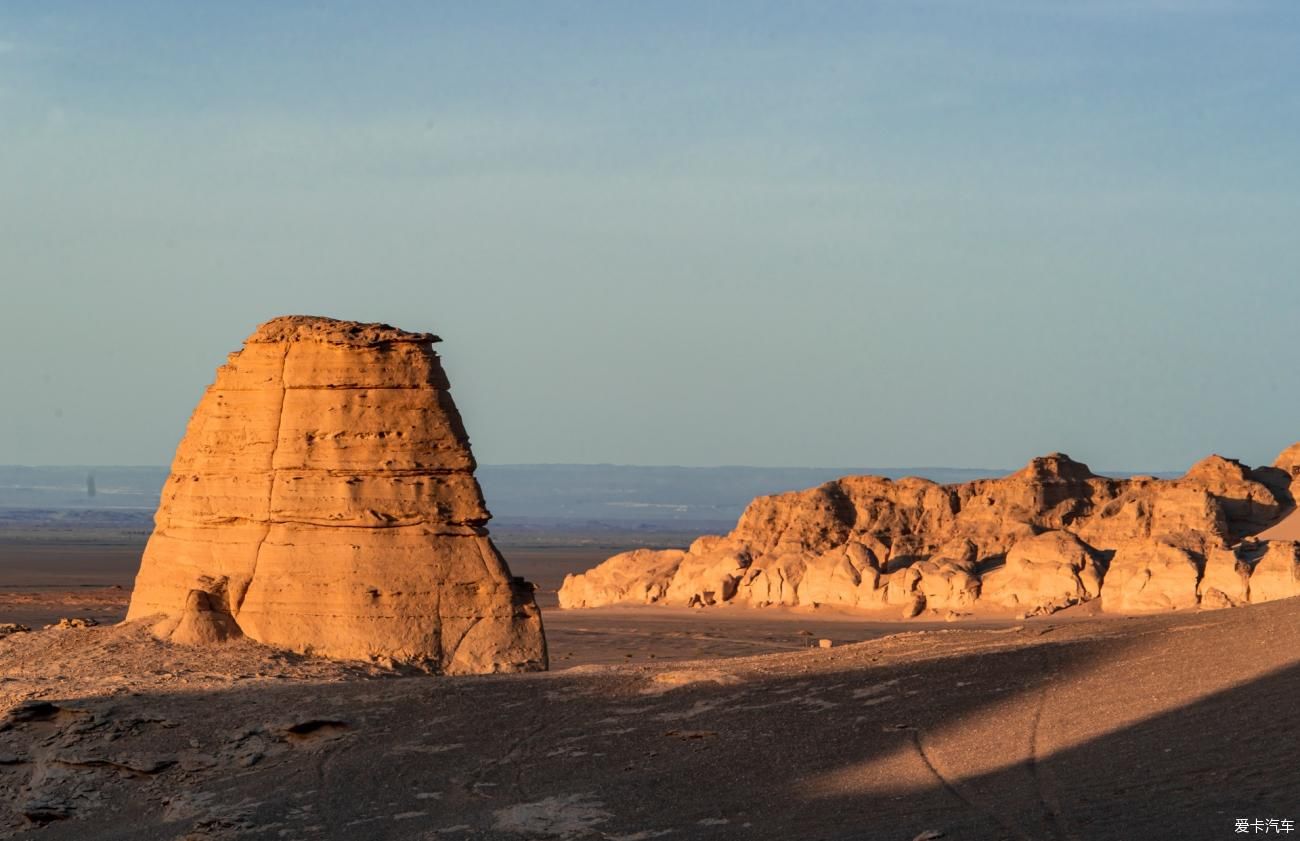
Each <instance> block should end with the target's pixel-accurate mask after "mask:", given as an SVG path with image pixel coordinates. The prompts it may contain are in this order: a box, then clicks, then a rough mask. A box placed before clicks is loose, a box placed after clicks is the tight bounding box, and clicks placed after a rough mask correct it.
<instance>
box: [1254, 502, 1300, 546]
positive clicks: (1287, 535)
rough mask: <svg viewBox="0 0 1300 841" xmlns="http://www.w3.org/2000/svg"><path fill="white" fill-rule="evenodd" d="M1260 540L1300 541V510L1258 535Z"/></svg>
mask: <svg viewBox="0 0 1300 841" xmlns="http://www.w3.org/2000/svg"><path fill="white" fill-rule="evenodd" d="M1256 538H1257V539H1259V540H1300V509H1296V510H1294V511H1292V512H1291V513H1290V514H1288V515H1286V516H1285V517H1283V518H1282V519H1281V520H1279V521H1278V522H1277V523H1275V524H1274V525H1273V526H1272V527H1270V528H1267V529H1265V530H1264V531H1262V532H1260V533H1259V534H1258V535H1256Z"/></svg>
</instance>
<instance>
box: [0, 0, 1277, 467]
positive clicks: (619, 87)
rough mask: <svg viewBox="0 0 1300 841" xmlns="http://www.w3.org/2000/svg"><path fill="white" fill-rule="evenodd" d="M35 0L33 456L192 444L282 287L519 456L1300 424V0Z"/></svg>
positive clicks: (12, 408)
mask: <svg viewBox="0 0 1300 841" xmlns="http://www.w3.org/2000/svg"><path fill="white" fill-rule="evenodd" d="M810 5H813V4H776V3H770V4H769V3H754V4H740V3H717V4H701V3H682V4H672V3H655V4H633V3H592V4H577V3H519V4H494V3H484V4H435V3H409V4H406V3H368V4H364V5H363V4H335V3H310V4H307V3H303V4H292V3H283V4H252V3H225V4H212V3H189V4H187V3H149V4H146V3H130V2H124V3H117V4H102V3H86V4H74V3H35V2H33V3H23V2H3V3H0V294H2V301H3V303H2V304H0V358H2V359H3V360H4V364H3V365H2V366H0V394H3V399H2V400H0V463H29V464H31V463H46V464H60V463H62V464H68V463H101V464H104V463H115V464H122V463H128V464H129V463H143V464H161V463H166V462H168V461H169V460H170V458H171V455H172V450H173V449H174V447H175V444H176V441H177V440H178V439H179V436H180V434H181V432H182V431H183V428H184V423H185V419H186V418H187V417H188V414H189V412H190V411H191V410H192V408H193V406H194V404H195V402H196V401H197V399H198V396H199V394H200V393H201V392H202V389H203V388H204V387H205V385H206V384H207V383H209V382H211V379H212V373H213V369H214V368H215V366H216V365H218V364H219V363H221V362H222V361H223V359H224V355H225V354H226V353H227V352H229V351H231V350H234V349H236V348H237V347H238V346H239V343H240V341H241V340H242V338H243V337H244V336H245V335H247V334H248V333H249V332H251V331H252V329H253V328H254V326H255V325H256V324H257V323H259V322H261V321H263V320H265V319H267V318H270V317H272V316H275V315H279V314H285V313H313V314H323V315H332V316H336V317H344V318H354V319H361V320H378V321H387V322H390V323H394V324H397V325H399V326H402V327H405V328H408V329H419V330H432V331H434V332H437V333H438V334H440V335H441V336H443V338H444V339H445V343H444V344H443V345H442V346H441V352H442V354H443V356H444V359H445V361H446V364H447V367H448V371H449V374H450V376H451V379H452V383H453V393H454V395H455V397H456V399H457V402H458V404H459V405H460V407H461V409H462V412H463V413H464V415H465V416H466V422H467V424H468V426H469V429H470V432H471V436H472V438H473V440H474V446H475V451H476V454H477V455H478V456H479V458H480V460H482V461H484V462H490V463H505V462H621V463H640V464H700V465H704V464H755V465H832V466H838V465H844V466H894V465H947V466H958V467H961V466H985V467H1002V466H1015V465H1018V464H1021V463H1023V462H1024V461H1026V460H1027V459H1028V458H1029V457H1030V456H1031V455H1035V454H1041V453H1044V452H1049V451H1052V450H1064V451H1066V452H1069V453H1071V454H1072V455H1074V456H1076V457H1077V458H1082V459H1085V460H1087V461H1089V462H1090V463H1092V464H1093V465H1094V466H1097V467H1102V468H1106V467H1109V468H1130V469H1152V470H1165V469H1179V468H1182V467H1185V466H1187V465H1188V464H1189V463H1191V461H1193V460H1194V459H1196V458H1198V457H1200V456H1202V455H1204V454H1206V453H1209V452H1212V451H1217V452H1222V453H1224V454H1226V455H1232V456H1236V457H1239V458H1242V459H1244V460H1246V461H1248V462H1250V463H1258V462H1261V461H1266V460H1270V459H1271V458H1272V456H1273V455H1274V454H1275V453H1276V452H1277V451H1278V450H1280V449H1281V448H1282V447H1283V446H1285V445H1287V444H1289V443H1291V442H1293V441H1295V440H1297V439H1300V390H1298V389H1297V388H1296V382H1295V376H1294V374H1293V372H1292V368H1293V365H1292V361H1291V360H1292V357H1293V353H1294V350H1293V349H1294V345H1295V339H1294V336H1295V331H1296V324H1297V321H1300V250H1298V249H1297V247H1296V235H1295V231H1297V230H1300V156H1298V155H1297V153H1296V150H1297V149H1298V148H1300V6H1296V5H1295V4H1293V3H1289V2H1276V3H1252V2H1248V0H1245V1H1242V2H1211V0H1200V1H1199V2H1198V0H1189V2H1175V0H1165V1H1164V2H1157V0H1147V1H1146V2H1142V0H1137V1H1136V2H1129V3H1120V2H1096V3H1088V2H1074V3H1054V2H1028V1H1027V0H995V1H994V2H987V3H956V2H950V3H949V2H915V3H905V2H883V3H845V4H834V3H826V4H817V5H816V7H815V8H813V9H809V8H807V7H808V6H810Z"/></svg>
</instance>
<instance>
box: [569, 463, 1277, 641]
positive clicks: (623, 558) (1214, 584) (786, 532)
mask: <svg viewBox="0 0 1300 841" xmlns="http://www.w3.org/2000/svg"><path fill="white" fill-rule="evenodd" d="M1297 487H1300V445H1297V446H1295V447H1292V448H1290V449H1288V450H1287V451H1285V452H1284V453H1283V454H1282V455H1281V456H1279V458H1278V461H1277V463H1276V464H1275V465H1273V466H1272V467H1266V468H1260V469H1257V470H1250V469H1249V468H1247V467H1245V466H1243V465H1242V464H1241V463H1240V462H1237V461H1234V460H1231V459H1226V458H1222V457H1220V456H1210V457H1209V458H1206V459H1204V460H1203V461H1201V462H1199V463H1197V464H1196V465H1195V466H1193V467H1192V469H1191V470H1189V471H1188V472H1187V473H1186V475H1184V476H1182V477H1181V478H1178V479H1174V480H1161V479H1156V478H1153V477H1149V476H1137V477H1133V478H1130V479H1110V478H1106V477H1102V476H1097V475H1095V474H1094V473H1093V472H1092V471H1091V470H1089V469H1088V467H1087V466H1086V465H1084V464H1081V463H1079V462H1076V461H1073V460H1071V459H1070V458H1069V457H1068V456H1065V455H1062V454H1060V453H1056V454H1053V455H1049V456H1045V457H1042V458H1036V459H1034V460H1032V461H1031V462H1030V463H1029V464H1028V465H1027V466H1026V467H1025V468H1024V469H1023V470H1021V471H1019V472H1017V473H1014V474H1012V475H1010V476H1006V477H1004V478H1001V479H985V480H980V481H975V482H967V483H964V484H959V485H949V486H944V485H938V484H935V483H934V482H929V481H926V480H924V479H902V480H899V481H891V480H889V479H882V478H878V477H874V476H849V477H846V478H843V479H839V480H837V481H834V482H828V483H827V484H825V485H822V486H820V487H817V488H812V489H810V490H806V491H798V492H794V493H786V494H779V495H775V496H768V497H760V498H758V499H756V500H754V501H753V502H752V503H751V504H750V505H749V507H748V508H747V509H746V511H745V513H744V514H743V515H742V516H741V518H740V521H739V523H737V525H736V528H735V529H734V530H733V531H732V532H731V533H730V534H728V535H726V536H707V537H701V538H700V539H698V540H696V541H695V543H694V544H692V545H691V547H690V549H689V550H687V551H686V552H681V551H678V550H667V551H661V552H653V551H648V550H638V551H637V552H635V553H625V554H623V555H618V556H615V557H613V558H611V559H609V560H608V561H606V562H605V563H603V564H601V565H600V566H597V567H596V568H595V569H593V570H590V571H588V572H586V573H583V574H581V575H571V576H569V577H568V578H566V579H565V583H564V586H563V587H562V588H561V590H560V594H559V595H560V606H561V607H565V608H576V607H595V606H598V605H605V604H618V603H641V604H648V603H663V604H677V605H699V606H707V605H712V604H721V603H732V604H740V605H751V606H764V605H823V604H828V605H842V606H846V607H856V608H868V609H877V608H888V609H891V610H900V609H901V611H902V613H903V615H904V616H913V615H916V614H918V613H920V612H921V611H922V610H925V609H930V610H937V611H941V612H945V613H946V612H949V611H957V612H961V611H963V610H969V609H973V608H982V607H987V608H992V609H1004V610H1011V611H1015V612H1017V613H1029V614H1032V613H1044V612H1052V611H1054V610H1058V609H1060V608H1063V607H1066V606H1069V605H1072V604H1076V603H1079V602H1084V601H1089V600H1091V599H1096V598H1101V604H1102V608H1103V609H1104V610H1107V611H1113V612H1123V613H1140V612H1150V611H1159V610H1171V609H1181V608H1189V607H1194V606H1197V605H1198V604H1202V603H1204V604H1205V606H1206V607H1228V606H1232V605H1238V604H1245V603H1247V602H1253V601H1260V600H1264V599H1268V598H1279V597H1281V595H1282V594H1287V595H1289V594H1291V593H1293V592H1294V593H1297V594H1300V583H1295V582H1300V565H1297V564H1300V562H1297V563H1293V559H1294V558H1295V557H1297V556H1296V554H1295V552H1294V551H1293V549H1294V548H1295V547H1297V546H1300V544H1294V543H1289V542H1288V543H1286V544H1285V546H1284V545H1280V544H1279V545H1275V546H1273V547H1272V548H1270V549H1269V550H1268V551H1267V552H1265V551H1264V550H1263V549H1261V548H1260V546H1259V541H1258V540H1257V539H1256V537H1255V536H1256V535H1260V534H1261V533H1262V534H1263V535H1266V536H1267V535H1272V536H1274V537H1277V536H1278V535H1277V534H1276V530H1277V528H1278V527H1277V526H1276V524H1277V523H1278V521H1279V520H1282V521H1284V522H1286V521H1288V520H1291V519H1295V518H1294V517H1291V516H1289V515H1290V512H1291V511H1293V509H1294V500H1293V493H1294V491H1295V489H1296V488H1297ZM1269 529H1271V531H1266V530H1269ZM1283 536H1285V535H1283ZM1275 543H1276V541H1275ZM1285 547H1292V548H1285ZM1288 553H1289V554H1288ZM1261 558H1264V559H1265V560H1264V561H1261ZM1256 564H1258V565H1259V569H1256ZM1252 570H1254V575H1255V576H1256V577H1257V578H1259V579H1260V586H1259V587H1254V586H1252V584H1251V580H1252V579H1251V576H1252ZM1265 580H1266V581H1265Z"/></svg>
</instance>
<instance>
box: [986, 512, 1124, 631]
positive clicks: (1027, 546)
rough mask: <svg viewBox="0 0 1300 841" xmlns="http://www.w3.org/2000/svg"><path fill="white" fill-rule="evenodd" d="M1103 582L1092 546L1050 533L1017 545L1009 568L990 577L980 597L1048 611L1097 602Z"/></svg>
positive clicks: (1010, 554)
mask: <svg viewBox="0 0 1300 841" xmlns="http://www.w3.org/2000/svg"><path fill="white" fill-rule="evenodd" d="M1101 579H1102V570H1101V568H1100V566H1099V565H1098V563H1097V559H1096V558H1095V557H1094V555H1093V552H1092V549H1091V548H1090V547H1089V546H1088V544H1086V543H1084V542H1083V541H1082V540H1080V539H1079V538H1077V537H1075V536H1074V535H1073V534H1071V533H1069V532H1066V531H1056V530H1053V531H1046V532H1043V533H1042V534H1039V535H1035V536H1034V537H1029V538H1026V539H1024V540H1021V541H1019V542H1018V543H1016V545H1015V546H1013V547H1011V551H1010V552H1008V553H1007V560H1006V564H1005V565H1004V566H1002V567H1001V568H998V569H994V570H990V571H989V572H987V573H986V574H985V575H984V581H983V588H982V589H981V591H980V599H981V600H982V601H984V602H986V603H989V604H993V605H997V606H999V607H1008V608H1016V609H1019V610H1023V611H1025V612H1027V613H1042V612H1047V608H1049V607H1051V608H1058V607H1064V606H1067V605H1071V604H1077V603H1079V602H1085V601H1088V600H1090V599H1095V598H1097V597H1098V596H1099V595H1101Z"/></svg>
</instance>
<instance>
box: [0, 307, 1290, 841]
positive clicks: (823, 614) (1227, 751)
mask: <svg viewBox="0 0 1300 841" xmlns="http://www.w3.org/2000/svg"><path fill="white" fill-rule="evenodd" d="M436 341H437V338H436V337H434V336H432V335H430V334H424V333H406V332H403V331H399V330H396V329H395V328H392V327H389V326H388V325H379V324H358V323H353V322H339V321H335V320H333V319H321V318H314V317H301V316H294V317H286V318H281V319H275V320H273V321H271V322H267V323H266V324H264V325H262V326H261V327H259V328H258V330H257V331H255V332H254V333H253V334H252V335H251V336H250V337H249V339H248V341H247V342H246V343H245V346H244V348H243V350H241V351H238V352H235V353H232V354H231V355H230V356H229V357H228V362H227V364H226V365H223V366H222V367H221V368H219V369H218V372H217V378H216V382H215V383H214V384H213V385H212V386H211V387H209V389H208V390H207V392H206V393H205V394H204V397H203V398H202V401H201V402H200V404H199V407H198V408H197V409H196V410H195V413H194V415H193V417H192V418H191V421H190V424H189V427H188V429H187V431H186V434H185V436H184V438H183V439H182V441H181V444H180V446H179V447H178V449H177V455H176V459H175V461H174V462H173V465H172V469H171V472H170V474H169V475H168V477H167V479H166V483H165V484H164V485H163V487H162V490H161V498H160V501H159V504H158V508H157V511H156V512H155V513H154V515H153V517H152V522H150V520H149V519H147V518H145V517H140V516H137V515H131V514H129V513H126V512H122V511H114V510H107V511H104V510H99V511H89V512H88V511H76V512H69V511H41V510H39V509H26V510H24V509H16V508H9V509H6V510H4V511H3V512H0V513H2V514H3V526H4V528H3V530H2V531H0V623H2V624H0V837H33V838H50V839H122V840H123V841H126V839H158V841H162V840H163V839H186V841H204V839H212V840H213V841H216V840H217V839H232V841H233V840H234V839H340V840H342V839H358V838H359V839H419V841H431V839H443V838H465V839H500V841H513V840H514V839H582V838H591V839H606V841H645V839H653V838H670V839H671V838H709V839H711V838H737V839H750V838H758V839H769V838H770V839H796V838H797V839H827V841H830V839H837V840H838V839H843V840H844V841H849V839H872V840H873V841H874V839H881V841H885V839H899V841H935V839H979V840H980V841H983V839H1015V841H1029V840H1030V839H1035V840H1036V839H1062V841H1073V840H1074V839H1099V841H1100V839H1125V838H1133V839H1151V838H1170V839H1216V838H1225V837H1228V836H1230V835H1235V834H1240V833H1241V832H1242V831H1243V829H1242V827H1243V826H1244V827H1245V828H1246V829H1245V830H1244V831H1248V832H1249V831H1254V832H1267V831H1273V832H1275V833H1276V834H1281V833H1282V832H1285V831H1294V823H1295V820H1296V819H1297V816H1300V808H1298V807H1300V794H1298V792H1300V789H1298V788H1297V785H1298V784H1300V772H1298V771H1297V768H1300V764H1297V763H1296V762H1295V758H1294V752H1295V749H1296V740H1295V732H1296V725H1297V723H1298V722H1297V715H1300V714H1298V713H1297V707H1296V705H1295V704H1294V698H1295V696H1296V694H1297V689H1300V676H1298V675H1300V673H1298V672H1297V666H1298V665H1300V607H1298V606H1297V602H1296V597H1297V594H1300V542H1297V540H1296V537H1297V531H1296V526H1297V520H1298V517H1300V515H1297V514H1296V507H1295V499H1296V498H1297V495H1300V494H1298V491H1300V445H1294V446H1291V447H1288V448H1287V449H1286V450H1284V451H1283V452H1282V454H1281V455H1280V456H1279V457H1278V459H1277V460H1276V462H1275V463H1273V464H1271V465H1265V466H1261V467H1258V468H1250V467H1248V466H1246V465H1243V464H1242V463H1240V462H1238V461H1235V460H1232V459H1228V458H1223V457H1221V456H1217V455H1212V456H1209V457H1207V458H1205V459H1203V460H1202V461H1200V462H1197V463H1196V464H1195V465H1192V466H1191V467H1190V469H1188V470H1187V471H1186V473H1185V474H1182V475H1179V476H1171V477H1166V478H1157V477H1154V476H1129V477H1124V478H1113V477H1107V476H1101V475H1098V474H1096V473H1094V472H1092V471H1091V470H1090V469H1089V468H1088V466H1087V465H1085V464H1082V463H1080V462H1077V461H1074V460H1073V459H1070V458H1069V457H1068V456H1066V455H1064V454H1061V453H1053V454H1050V455H1047V456H1042V457H1037V458H1033V459H1031V460H1030V462H1029V463H1028V464H1027V465H1026V466H1025V467H1024V468H1023V469H1021V470H1019V471H1016V472H1014V473H1009V474H1006V475H1002V476H999V477H994V478H978V479H972V480H971V481H966V482H958V483H953V484H939V483H936V482H933V481H930V480H926V479H920V478H915V477H904V478H899V479H897V480H895V479H890V478H886V477H879V476H846V477H843V478H839V479H834V480H831V481H828V482H824V483H823V484H821V485H818V486H817V487H815V488H808V489H804V490H791V491H788V492H785V493H779V494H774V495H767V496H759V497H757V498H756V499H754V500H753V502H752V503H750V504H749V505H747V506H746V507H745V509H744V512H743V513H742V514H741V515H740V518H739V520H738V521H737V522H736V524H735V527H734V528H732V529H731V530H730V531H729V532H727V533H726V534H712V535H709V534H704V535H700V534H698V533H696V532H694V531H693V530H692V529H690V528H689V526H688V525H683V524H681V523H678V524H676V525H675V526H665V525H663V524H662V523H661V524H659V526H658V527H657V528H649V529H647V528H636V529H632V530H629V531H626V532H619V531H617V530H611V529H609V528H607V527H597V525H595V524H591V523H588V524H587V525H586V526H582V525H578V526H574V525H573V524H572V523H571V524H570V526H569V529H570V530H569V531H565V530H564V529H562V528H550V529H540V530H539V529H538V528H536V524H535V523H534V524H532V525H531V526H529V527H523V528H516V529H512V528H511V527H510V526H509V524H503V526H502V527H494V529H493V531H492V532H491V533H489V530H488V520H489V518H490V514H489V513H488V509H487V503H488V500H486V499H485V495H484V494H483V492H482V489H481V487H480V486H479V484H478V482H477V480H476V478H475V475H474V471H475V467H476V464H475V462H474V459H473V456H472V455H471V454H470V450H469V442H468V437H467V433H466V431H465V429H464V427H463V425H462V423H461V420H460V417H459V414H458V413H457V411H456V408H455V405H454V403H453V402H452V400H451V398H450V396H449V393H448V385H447V379H446V377H445V374H444V373H443V371H442V369H441V366H440V363H439V360H438V356H437V355H436V354H434V353H433V352H432V350H431V345H432V343H433V342H436ZM642 525H644V524H642Z"/></svg>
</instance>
